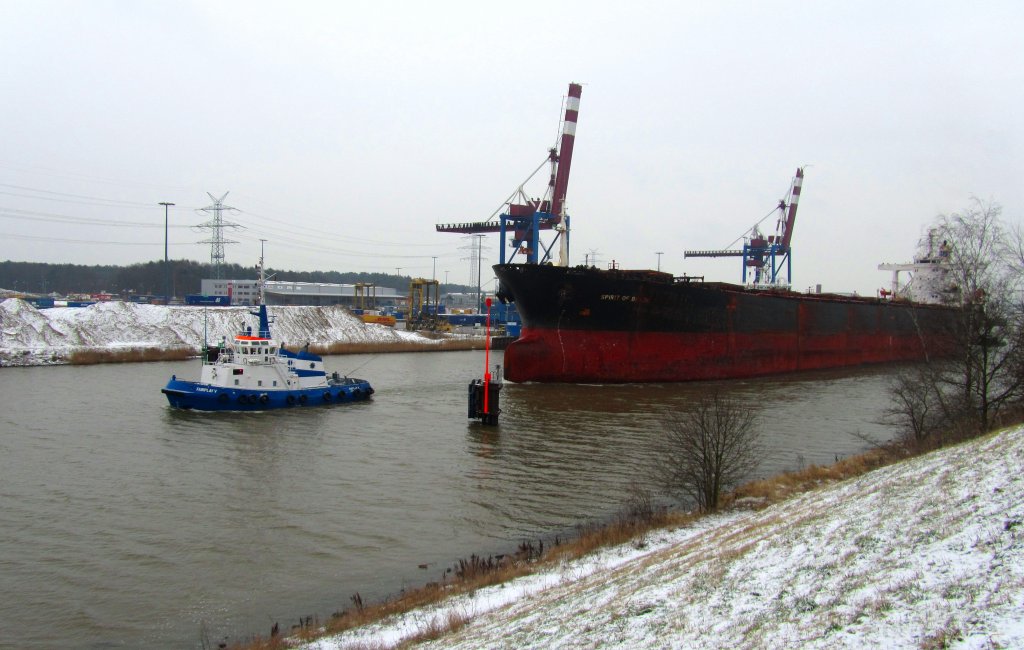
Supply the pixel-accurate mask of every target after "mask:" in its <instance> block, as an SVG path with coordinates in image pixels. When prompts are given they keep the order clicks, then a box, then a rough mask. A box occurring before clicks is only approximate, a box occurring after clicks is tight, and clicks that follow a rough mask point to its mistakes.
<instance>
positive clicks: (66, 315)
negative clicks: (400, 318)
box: [0, 298, 430, 366]
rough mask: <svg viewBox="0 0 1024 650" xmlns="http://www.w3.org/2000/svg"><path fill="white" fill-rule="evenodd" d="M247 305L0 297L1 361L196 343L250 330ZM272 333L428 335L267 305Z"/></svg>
mask: <svg viewBox="0 0 1024 650" xmlns="http://www.w3.org/2000/svg"><path fill="white" fill-rule="evenodd" d="M250 309H251V308H249V307H211V308H208V309H207V308H204V307H189V306H175V305H172V306H169V307H168V306H164V305H139V304H135V303H130V302H103V303H96V304H95V305H90V306H89V307H54V308H52V309H36V308H35V307H33V306H32V305H31V304H30V303H28V302H25V301H24V300H19V299H13V298H12V299H7V300H4V301H3V302H0V334H2V339H0V366H30V365H43V364H51V363H66V362H67V360H68V358H69V357H70V356H71V354H72V353H74V352H76V351H78V350H97V349H112V350H113V349H118V348H150V347H157V348H174V347H179V346H188V347H191V348H194V349H197V350H198V349H199V348H201V347H202V344H203V340H204V332H205V336H206V340H208V341H210V342H211V343H215V342H217V341H219V340H220V338H221V336H228V337H230V336H233V335H234V334H235V333H236V332H239V331H241V330H242V328H243V327H245V326H252V327H253V328H254V329H257V327H256V325H257V321H256V318H255V317H254V316H251V315H249V310H250ZM268 309H269V312H270V315H271V316H273V317H275V320H274V323H273V325H271V331H272V332H273V334H274V337H275V338H276V339H278V340H279V341H284V342H286V343H287V344H289V346H291V347H299V346H301V345H304V344H305V343H307V342H308V343H313V344H325V345H327V344H331V343H336V342H339V341H343V342H346V343H390V342H399V341H408V340H417V341H423V342H424V343H425V344H428V343H429V342H430V341H429V339H426V338H423V337H420V336H416V335H414V334H406V333H405V332H399V331H396V330H394V329H392V328H390V327H384V326H382V325H368V324H366V323H363V322H362V321H361V320H359V319H358V318H356V317H355V316H353V315H351V314H350V313H349V312H348V311H347V310H345V309H344V308H343V307H337V306H335V307H269V308H268Z"/></svg>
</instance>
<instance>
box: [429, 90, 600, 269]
mask: <svg viewBox="0 0 1024 650" xmlns="http://www.w3.org/2000/svg"><path fill="white" fill-rule="evenodd" d="M582 93H583V86H582V85H580V84H578V83H570V84H569V94H568V95H567V96H566V98H565V105H564V111H563V113H562V120H561V129H560V135H559V141H558V143H557V146H556V147H552V148H551V149H549V150H548V157H547V159H546V160H545V162H544V163H542V164H541V167H543V166H544V164H547V165H549V166H550V176H549V179H548V187H547V191H546V192H545V194H544V196H543V197H542V198H539V199H537V198H529V197H527V196H526V194H525V192H524V191H523V185H525V184H526V182H524V183H523V184H522V185H520V186H519V189H518V190H516V191H515V192H513V193H512V195H511V196H509V198H508V199H506V201H505V204H506V205H505V207H506V208H507V209H506V211H505V213H504V214H502V215H500V216H499V217H498V219H495V218H494V217H495V215H494V214H492V215H491V217H490V218H488V219H487V220H486V221H471V222H461V223H439V224H437V225H436V226H435V228H436V229H437V232H456V233H463V234H476V233H489V232H497V233H501V263H502V264H504V263H505V261H506V260H505V253H506V251H505V249H506V243H505V241H506V233H509V232H510V233H511V242H510V244H509V247H510V248H511V249H512V251H513V252H512V257H515V255H517V254H519V253H522V254H523V255H524V256H525V257H526V262H527V263H531V264H536V263H538V262H541V261H547V260H548V258H549V257H550V256H551V249H552V246H553V245H554V242H552V243H551V244H548V245H546V246H544V247H543V248H542V246H541V242H540V238H539V235H540V231H541V230H554V231H556V232H557V233H558V234H557V235H556V236H555V239H556V240H561V246H562V250H561V252H560V257H561V258H563V259H566V258H567V257H568V252H567V246H566V244H567V240H568V221H569V215H568V214H566V210H565V198H566V195H567V193H568V189H569V170H570V168H571V166H572V151H573V145H574V144H575V142H576V121H577V120H578V118H579V110H580V95H581V94H582ZM541 167H538V168H537V169H536V170H534V172H533V174H531V175H530V178H533V175H535V174H536V173H537V172H538V171H540V169H541ZM530 178H527V179H526V181H529V180H530ZM541 252H543V253H544V258H543V259H541V258H540V253H541ZM565 263H567V262H565Z"/></svg>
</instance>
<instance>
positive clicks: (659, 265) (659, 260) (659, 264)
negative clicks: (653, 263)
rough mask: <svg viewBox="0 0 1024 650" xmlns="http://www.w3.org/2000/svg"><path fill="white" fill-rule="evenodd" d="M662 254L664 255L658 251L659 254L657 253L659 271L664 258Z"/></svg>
mask: <svg viewBox="0 0 1024 650" xmlns="http://www.w3.org/2000/svg"><path fill="white" fill-rule="evenodd" d="M662 254H663V253H662V252H661V251H658V252H656V253H655V255H657V256H658V270H659V271H660V270H661V256H662Z"/></svg>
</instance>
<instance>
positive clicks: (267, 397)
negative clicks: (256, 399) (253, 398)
mask: <svg viewBox="0 0 1024 650" xmlns="http://www.w3.org/2000/svg"><path fill="white" fill-rule="evenodd" d="M269 401H270V395H267V394H266V393H263V394H262V395H260V403H262V404H266V403H267V402H269Z"/></svg>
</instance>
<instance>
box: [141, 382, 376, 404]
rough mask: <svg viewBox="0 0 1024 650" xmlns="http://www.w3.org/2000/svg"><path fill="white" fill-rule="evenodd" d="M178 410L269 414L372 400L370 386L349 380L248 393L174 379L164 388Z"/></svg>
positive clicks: (170, 401)
mask: <svg viewBox="0 0 1024 650" xmlns="http://www.w3.org/2000/svg"><path fill="white" fill-rule="evenodd" d="M160 392H162V393H163V394H164V395H166V396H167V401H168V402H169V403H170V405H171V406H172V407H174V408H179V409H186V410H191V409H194V410H197V411H269V410H273V409H282V408H293V407H300V406H323V405H327V404H344V403H347V402H359V401H363V400H366V399H369V397H370V396H371V395H373V388H372V387H371V386H370V383H369V382H367V381H363V380H361V379H348V380H346V381H344V382H343V383H339V384H335V385H329V386H321V387H317V388H303V389H295V390H247V389H239V388H228V387H224V386H214V385H211V384H201V383H199V382H195V381H182V380H180V379H177V378H171V380H170V381H169V382H167V386H165V387H164V388H162V389H160Z"/></svg>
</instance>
